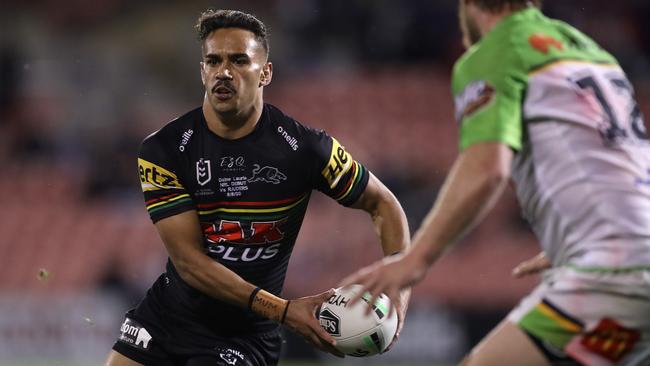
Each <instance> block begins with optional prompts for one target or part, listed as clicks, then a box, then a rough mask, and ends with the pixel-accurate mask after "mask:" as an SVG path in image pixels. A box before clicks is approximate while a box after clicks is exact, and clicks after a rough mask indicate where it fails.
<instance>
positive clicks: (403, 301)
mask: <svg viewBox="0 0 650 366" xmlns="http://www.w3.org/2000/svg"><path fill="white" fill-rule="evenodd" d="M410 299H411V289H410V288H407V289H405V290H402V292H401V293H400V296H399V301H397V302H395V303H393V304H394V305H395V310H396V311H397V332H395V337H394V338H393V340H392V341H391V342H390V344H389V345H388V347H386V349H385V350H384V353H386V352H388V351H390V349H391V348H393V346H394V345H395V343H397V340H398V339H399V335H400V333H401V332H402V328H403V327H404V319H406V310H407V309H408V306H409V300H410ZM392 311H393V309H391V312H392ZM388 315H389V316H390V313H389V314H388Z"/></svg>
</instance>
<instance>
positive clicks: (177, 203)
mask: <svg viewBox="0 0 650 366" xmlns="http://www.w3.org/2000/svg"><path fill="white" fill-rule="evenodd" d="M188 202H189V203H191V202H192V199H191V198H185V199H181V200H178V201H174V202H170V203H168V204H165V205H161V206H158V207H155V208H152V209H150V210H149V214H153V213H156V212H158V211H160V210H166V209H168V208H170V207H174V206H178V205H180V204H184V203H188Z"/></svg>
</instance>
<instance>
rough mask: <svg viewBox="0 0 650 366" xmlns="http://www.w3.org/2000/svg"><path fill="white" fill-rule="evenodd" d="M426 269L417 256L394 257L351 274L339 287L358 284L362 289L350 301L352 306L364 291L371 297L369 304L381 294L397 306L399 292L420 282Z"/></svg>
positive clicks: (399, 301)
mask: <svg viewBox="0 0 650 366" xmlns="http://www.w3.org/2000/svg"><path fill="white" fill-rule="evenodd" d="M428 268H429V266H428V265H427V264H426V263H425V262H424V261H423V260H421V259H420V258H418V257H417V256H413V255H411V256H409V255H408V254H406V255H395V256H391V257H386V258H384V259H382V260H381V261H378V262H375V263H374V264H371V265H370V266H368V267H364V268H362V269H360V270H358V271H357V272H355V273H353V274H351V275H350V276H348V277H346V278H345V279H344V280H343V281H342V282H341V286H347V285H352V284H359V285H361V286H362V287H363V289H362V291H361V292H360V293H359V295H358V296H357V297H356V298H354V299H353V300H352V303H353V304H354V303H355V302H356V301H358V300H359V298H360V297H361V295H362V294H364V293H365V292H366V291H367V292H370V295H371V299H370V301H369V302H368V303H369V304H374V303H375V301H376V300H377V297H379V295H380V294H381V293H384V294H386V296H388V297H389V298H390V300H391V301H392V302H393V303H394V304H399V303H401V301H402V300H401V297H400V291H401V290H403V289H406V288H408V287H411V286H412V285H414V284H415V283H417V282H419V281H420V280H422V279H423V278H424V275H425V274H426V272H427V270H428ZM405 310H406V309H404V311H405ZM370 311H371V309H368V313H370Z"/></svg>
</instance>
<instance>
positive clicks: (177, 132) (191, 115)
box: [141, 107, 203, 152]
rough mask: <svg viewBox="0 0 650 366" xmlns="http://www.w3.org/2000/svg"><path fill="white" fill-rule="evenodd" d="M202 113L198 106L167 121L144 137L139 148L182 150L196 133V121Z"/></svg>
mask: <svg viewBox="0 0 650 366" xmlns="http://www.w3.org/2000/svg"><path fill="white" fill-rule="evenodd" d="M202 113H203V112H202V109H201V107H198V108H195V109H192V110H190V111H189V112H187V113H185V114H183V115H181V116H179V117H176V118H174V119H173V120H171V121H169V122H167V123H166V124H165V125H164V126H163V127H162V128H160V129H159V130H157V131H155V132H153V133H151V134H150V135H149V136H147V137H145V138H144V140H143V141H142V145H141V150H149V149H165V150H166V149H173V150H177V151H180V152H183V151H184V150H185V148H186V146H187V145H188V144H189V142H190V140H191V139H192V136H193V135H194V134H195V133H196V131H195V130H196V129H197V122H198V121H199V120H200V118H201V117H202Z"/></svg>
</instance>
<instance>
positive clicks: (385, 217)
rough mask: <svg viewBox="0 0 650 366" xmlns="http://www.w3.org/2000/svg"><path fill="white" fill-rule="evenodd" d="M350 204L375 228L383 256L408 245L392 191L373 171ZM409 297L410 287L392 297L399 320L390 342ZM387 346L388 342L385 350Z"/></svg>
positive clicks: (404, 223)
mask: <svg viewBox="0 0 650 366" xmlns="http://www.w3.org/2000/svg"><path fill="white" fill-rule="evenodd" d="M352 207H353V208H357V209H362V210H364V211H366V212H368V213H369V214H370V216H371V217H372V221H373V223H374V225H375V230H376V231H377V234H378V235H379V237H380V238H381V245H382V249H383V252H384V256H391V255H394V254H396V253H401V252H404V251H405V250H406V249H407V247H408V245H409V228H408V222H407V220H406V215H405V214H404V211H403V209H402V206H401V205H400V203H399V201H398V200H397V198H395V196H394V195H393V193H392V192H391V191H390V190H389V189H388V188H386V186H385V185H384V184H383V183H382V182H381V181H380V180H379V179H377V177H375V176H374V175H373V174H370V179H369V181H368V186H367V187H366V190H365V191H364V193H363V194H362V195H361V197H359V200H358V201H357V202H356V203H355V204H354V205H352ZM410 297H411V290H410V289H409V288H407V289H404V290H402V291H401V293H400V296H398V297H396V298H393V300H394V301H395V306H396V308H397V316H398V320H399V321H398V325H397V334H396V335H395V338H394V341H393V343H394V342H395V341H396V340H397V339H398V337H399V334H400V331H401V330H402V327H403V326H404V319H405V317H406V310H407V308H408V302H409V299H410ZM372 303H374V302H372ZM369 309H370V308H369ZM391 346H392V344H391V345H390V346H389V347H388V349H390V347H391Z"/></svg>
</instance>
